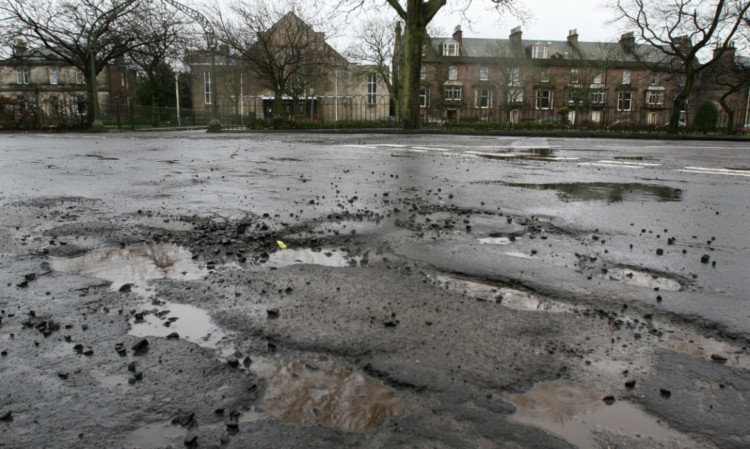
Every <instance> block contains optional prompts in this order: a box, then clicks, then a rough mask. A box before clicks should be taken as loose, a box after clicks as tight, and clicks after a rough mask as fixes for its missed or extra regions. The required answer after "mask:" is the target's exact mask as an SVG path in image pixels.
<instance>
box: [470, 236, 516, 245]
mask: <svg viewBox="0 0 750 449" xmlns="http://www.w3.org/2000/svg"><path fill="white" fill-rule="evenodd" d="M477 241H479V243H481V244H483V245H509V244H510V242H511V241H510V238H508V237H484V238H481V239H477Z"/></svg>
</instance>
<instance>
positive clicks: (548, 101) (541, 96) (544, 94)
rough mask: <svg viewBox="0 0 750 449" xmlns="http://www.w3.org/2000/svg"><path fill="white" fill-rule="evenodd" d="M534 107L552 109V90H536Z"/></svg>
mask: <svg viewBox="0 0 750 449" xmlns="http://www.w3.org/2000/svg"><path fill="white" fill-rule="evenodd" d="M534 107H535V108H536V109H552V91H551V90H546V89H542V90H538V91H536V98H535V101H534Z"/></svg>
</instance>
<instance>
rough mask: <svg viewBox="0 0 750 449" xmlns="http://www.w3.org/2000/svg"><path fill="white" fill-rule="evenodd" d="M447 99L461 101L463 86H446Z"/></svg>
mask: <svg viewBox="0 0 750 449" xmlns="http://www.w3.org/2000/svg"><path fill="white" fill-rule="evenodd" d="M445 100H446V101H459V100H461V87H460V86H449V87H446V88H445Z"/></svg>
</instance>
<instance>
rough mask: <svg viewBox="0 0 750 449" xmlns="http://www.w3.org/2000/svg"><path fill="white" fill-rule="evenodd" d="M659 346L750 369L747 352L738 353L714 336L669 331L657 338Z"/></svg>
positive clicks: (749, 359)
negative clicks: (707, 336) (713, 337)
mask: <svg viewBox="0 0 750 449" xmlns="http://www.w3.org/2000/svg"><path fill="white" fill-rule="evenodd" d="M655 343H656V345H657V346H660V347H662V348H665V349H669V350H671V351H675V352H679V353H680V354H685V355H690V356H693V357H700V358H704V359H707V360H711V361H712V362H714V363H719V364H722V365H728V366H736V367H738V368H743V369H746V370H750V358H749V357H748V356H747V354H746V353H745V354H737V353H736V352H737V351H736V350H735V349H733V348H732V347H731V346H730V345H728V344H726V343H722V342H720V341H716V340H714V339H712V338H706V337H702V336H700V335H695V334H690V333H687V332H683V331H667V332H666V333H665V334H664V335H663V336H662V338H660V339H659V340H657V341H656V342H655Z"/></svg>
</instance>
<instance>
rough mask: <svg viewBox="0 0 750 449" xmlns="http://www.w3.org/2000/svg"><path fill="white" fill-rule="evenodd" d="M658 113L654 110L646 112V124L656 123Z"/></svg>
mask: <svg viewBox="0 0 750 449" xmlns="http://www.w3.org/2000/svg"><path fill="white" fill-rule="evenodd" d="M658 117H659V115H658V114H657V113H656V112H649V113H648V114H646V124H647V125H656V123H657V119H658Z"/></svg>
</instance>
